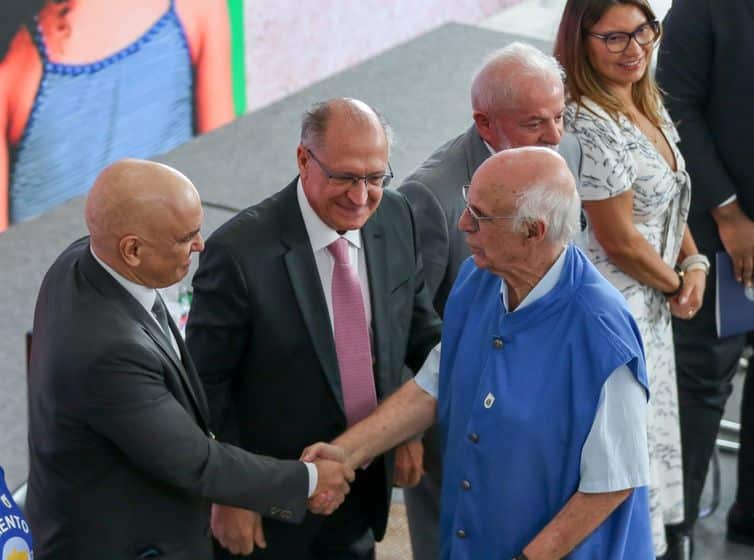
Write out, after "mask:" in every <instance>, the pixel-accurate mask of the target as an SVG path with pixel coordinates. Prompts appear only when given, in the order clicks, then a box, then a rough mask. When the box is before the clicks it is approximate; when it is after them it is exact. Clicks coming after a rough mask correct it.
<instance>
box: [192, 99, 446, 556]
mask: <svg viewBox="0 0 754 560" xmlns="http://www.w3.org/2000/svg"><path fill="white" fill-rule="evenodd" d="M389 136H390V131H389V128H388V126H387V124H386V123H385V121H384V119H383V118H382V117H381V116H380V115H379V114H378V113H377V112H376V111H375V110H374V109H372V108H371V107H369V106H368V105H366V104H365V103H363V102H361V101H358V100H355V99H333V100H330V101H326V102H324V103H318V104H316V105H314V106H313V107H312V108H310V109H309V111H307V113H306V114H305V116H304V119H303V122H302V127H301V141H300V144H299V146H298V148H297V152H296V159H297V164H298V170H299V177H298V178H296V179H294V180H293V181H292V182H291V183H290V184H289V185H288V186H287V187H286V188H284V189H283V190H282V191H280V192H278V193H277V194H275V195H273V196H272V197H270V198H268V199H267V200H265V201H263V202H261V203H260V204H258V205H256V206H253V207H251V208H248V209H247V210H244V211H242V212H241V213H240V214H238V215H237V216H236V217H235V218H233V219H231V220H230V221H229V222H228V223H227V224H225V225H224V226H222V227H221V228H220V229H219V230H217V231H216V232H215V233H214V234H213V235H212V236H211V237H210V238H209V239H208V241H207V247H206V250H205V252H204V254H203V256H202V258H201V261H200V265H199V269H198V271H197V273H196V275H195V276H194V300H193V305H192V310H191V316H190V318H189V322H188V328H187V335H188V346H189V349H190V351H191V354H192V356H193V358H194V359H195V360H196V363H197V367H198V370H199V372H200V375H201V377H202V381H203V384H204V387H205V389H206V391H207V395H208V399H209V403H210V411H211V423H212V426H213V429H214V430H216V432H217V434H218V437H221V438H222V439H224V440H228V441H232V442H235V443H237V444H239V445H240V446H241V447H244V448H246V449H249V450H256V451H257V452H261V450H264V451H265V452H266V453H267V454H269V455H272V456H274V457H278V458H285V457H287V458H296V459H297V458H298V457H299V455H300V453H301V451H302V449H303V448H304V447H306V446H307V445H309V444H311V443H313V442H314V441H317V440H321V439H332V438H334V437H335V436H336V435H338V434H339V433H341V432H342V431H343V430H344V429H345V428H346V427H347V426H350V425H352V424H353V423H355V422H357V421H358V420H359V419H361V418H363V417H364V416H366V415H367V414H368V413H369V412H371V410H372V409H373V408H374V407H375V406H376V403H377V401H378V400H381V399H383V398H385V397H386V396H388V395H389V394H390V393H392V392H393V391H394V390H395V389H397V388H398V387H399V386H400V384H401V382H402V381H403V377H402V375H403V374H402V371H403V368H404V364H405V365H408V366H409V367H410V368H411V369H413V370H414V371H415V370H417V369H418V368H419V367H420V366H421V364H422V363H423V362H424V359H425V357H426V355H427V353H428V352H429V350H430V349H431V348H432V347H433V346H434V345H435V344H436V343H437V341H438V340H439V336H440V319H439V318H438V316H437V314H436V313H435V311H434V309H433V308H432V303H431V301H430V298H429V294H428V292H427V290H426V287H425V284H424V276H423V273H422V260H421V256H420V254H419V247H418V242H417V237H416V232H415V229H414V219H413V214H412V211H411V208H410V206H409V204H408V201H407V200H406V199H405V198H404V197H403V196H402V195H400V194H398V193H396V192H395V191H389V190H387V189H385V187H386V186H387V185H388V183H389V181H390V179H391V178H392V171H391V170H390V165H389V162H388V155H389ZM392 483H393V455H392V453H388V454H386V455H385V456H381V457H377V458H375V459H374V460H373V461H372V462H371V463H370V464H369V465H366V466H364V468H362V469H360V470H359V471H358V472H357V475H356V480H355V482H354V483H353V485H352V487H351V493H350V494H349V495H348V497H347V498H346V501H345V502H344V504H343V505H342V506H341V508H340V509H339V510H338V511H336V512H335V513H334V514H333V516H331V517H330V518H327V519H325V518H323V517H320V516H315V515H310V516H307V518H306V519H305V520H304V523H303V525H302V526H300V527H298V528H295V529H293V530H290V528H288V527H286V526H285V524H283V523H279V522H278V521H277V520H268V519H265V520H264V522H263V524H262V522H261V520H260V518H259V516H258V515H257V514H255V513H254V512H249V511H244V510H239V509H233V508H226V507H220V506H216V507H215V508H214V514H213V530H214V532H215V536H216V537H217V538H218V539H219V540H220V542H221V543H223V544H226V545H231V546H232V541H245V544H244V546H247V543H248V541H249V540H253V541H254V543H256V545H257V547H258V548H257V549H256V550H255V551H254V558H261V559H280V560H289V559H292V558H295V559H297V560H308V559H311V560H319V559H322V560H324V559H343V560H346V559H347V560H362V559H365V560H366V559H373V558H374V554H375V553H374V541H375V539H377V540H379V539H381V538H382V536H383V534H384V532H385V526H386V520H387V513H388V508H389V504H390V495H391V488H392ZM265 546H266V548H263V547H265Z"/></svg>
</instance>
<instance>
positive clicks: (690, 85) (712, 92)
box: [657, 0, 754, 262]
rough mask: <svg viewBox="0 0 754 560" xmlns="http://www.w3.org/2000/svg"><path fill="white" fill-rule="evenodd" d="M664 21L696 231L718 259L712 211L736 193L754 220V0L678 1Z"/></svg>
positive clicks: (662, 76) (663, 68)
mask: <svg viewBox="0 0 754 560" xmlns="http://www.w3.org/2000/svg"><path fill="white" fill-rule="evenodd" d="M664 25H665V32H664V35H663V39H662V43H661V44H660V52H659V55H658V57H659V58H658V65H657V79H658V82H659V83H660V86H661V87H662V88H663V89H664V90H665V91H666V92H667V95H666V97H665V103H666V105H667V108H668V111H669V112H670V115H671V117H672V118H673V120H674V121H675V122H676V125H677V127H678V132H679V134H680V136H681V143H680V144H679V147H680V149H681V152H682V153H683V157H684V158H685V159H686V168H687V170H688V172H689V175H690V176H691V214H690V216H689V226H690V228H691V233H692V234H693V235H694V238H695V239H696V241H697V244H698V245H699V246H700V249H701V250H702V251H703V252H705V253H707V255H708V256H709V257H710V258H711V259H712V260H713V262H714V258H713V257H714V252H716V251H721V250H723V247H722V243H721V242H720V238H719V236H718V233H717V226H716V224H715V222H714V220H713V219H712V217H711V215H710V213H709V210H710V209H712V208H714V207H715V206H717V205H719V204H720V203H722V202H723V201H724V200H726V199H727V198H729V197H730V196H731V195H734V194H735V195H737V197H738V203H739V205H740V206H741V209H742V210H743V211H744V212H745V213H746V214H747V215H748V216H749V218H751V219H754V165H752V153H754V152H752V148H751V145H750V143H749V141H748V138H749V137H750V133H751V127H752V123H754V103H753V102H752V92H754V72H752V53H754V0H726V1H725V2H719V1H716V0H675V1H674V2H673V6H672V7H671V9H670V11H669V12H668V15H667V16H666V18H665V22H664Z"/></svg>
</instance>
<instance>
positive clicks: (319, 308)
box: [280, 182, 345, 416]
mask: <svg viewBox="0 0 754 560" xmlns="http://www.w3.org/2000/svg"><path fill="white" fill-rule="evenodd" d="M280 211H281V214H282V215H281V220H280V223H281V225H282V228H283V229H282V232H281V242H282V243H283V246H284V248H285V253H284V255H283V260H284V261H285V266H286V269H287V270H288V278H289V280H290V282H291V286H292V287H293V293H294V295H295V297H296V301H297V303H298V307H299V309H300V310H301V315H302V316H303V318H304V323H305V325H306V330H307V331H309V336H310V338H311V341H312V346H314V350H315V352H316V354H317V357H318V358H319V362H320V364H321V366H322V371H323V372H324V374H325V377H326V378H327V382H328V384H329V385H330V389H331V390H332V392H333V395H334V396H335V399H336V401H337V402H338V406H340V409H341V411H342V412H343V415H344V416H345V406H344V405H343V390H342V388H341V386H340V369H339V368H338V356H337V354H336V353H335V340H334V339H333V332H332V324H331V323H330V313H329V312H328V310H327V302H326V301H325V294H324V293H323V292H322V282H321V281H320V279H319V272H318V271H317V264H316V262H315V261H314V254H313V253H312V246H311V243H310V242H309V237H308V235H307V234H306V227H305V226H304V219H303V218H302V217H301V210H300V209H299V207H298V201H297V199H296V182H294V183H292V184H291V185H289V186H288V187H287V188H286V189H285V192H284V193H283V196H282V198H281V201H280Z"/></svg>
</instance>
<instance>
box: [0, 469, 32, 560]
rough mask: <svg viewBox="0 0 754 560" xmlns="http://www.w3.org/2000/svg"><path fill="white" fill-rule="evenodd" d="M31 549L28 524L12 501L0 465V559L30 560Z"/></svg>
mask: <svg viewBox="0 0 754 560" xmlns="http://www.w3.org/2000/svg"><path fill="white" fill-rule="evenodd" d="M32 550H33V548H32V540H31V531H30V530H29V525H28V524H27V523H26V520H25V519H24V515H23V513H21V510H20V509H19V508H18V506H17V505H16V504H15V502H14V501H13V495H12V494H11V492H10V490H8V486H6V484H5V473H4V472H3V468H2V467H0V560H32V558H33V557H34V556H33V554H32Z"/></svg>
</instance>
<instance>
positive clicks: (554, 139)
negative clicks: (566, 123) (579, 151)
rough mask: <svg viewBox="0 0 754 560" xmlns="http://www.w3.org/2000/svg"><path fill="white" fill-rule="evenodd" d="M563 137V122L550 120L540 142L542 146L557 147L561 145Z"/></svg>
mask: <svg viewBox="0 0 754 560" xmlns="http://www.w3.org/2000/svg"><path fill="white" fill-rule="evenodd" d="M561 136H563V124H562V122H557V121H555V119H550V120H548V121H547V122H546V124H545V125H544V129H543V130H542V136H540V138H539V141H540V143H542V144H548V145H551V146H557V145H558V144H560V137H561Z"/></svg>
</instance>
